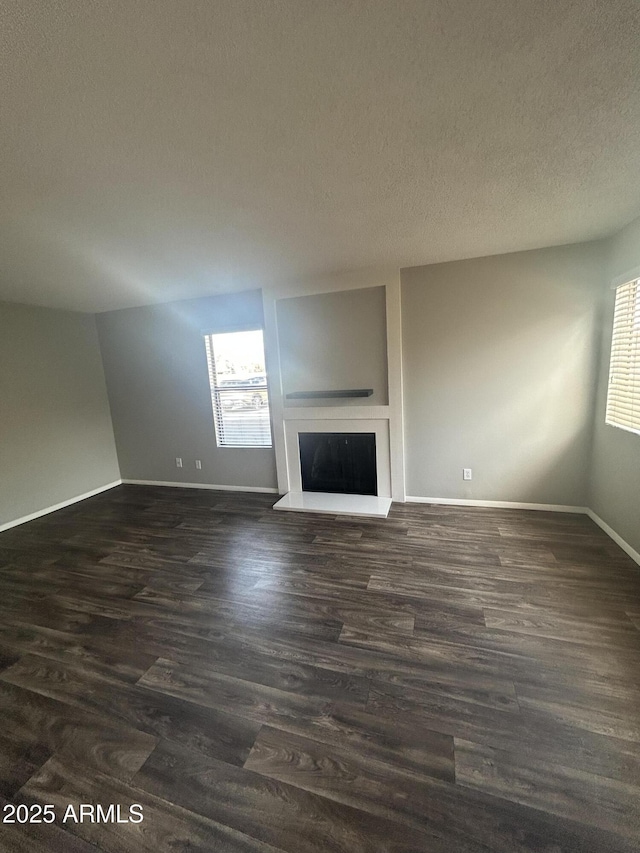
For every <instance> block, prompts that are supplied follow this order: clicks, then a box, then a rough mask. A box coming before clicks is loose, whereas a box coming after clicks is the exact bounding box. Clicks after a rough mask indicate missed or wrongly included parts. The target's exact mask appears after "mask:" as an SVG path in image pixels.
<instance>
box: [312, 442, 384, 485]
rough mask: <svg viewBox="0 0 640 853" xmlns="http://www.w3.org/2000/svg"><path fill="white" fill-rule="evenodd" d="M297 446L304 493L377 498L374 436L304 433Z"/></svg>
mask: <svg viewBox="0 0 640 853" xmlns="http://www.w3.org/2000/svg"><path fill="white" fill-rule="evenodd" d="M298 443H299V446H300V469H301V471H302V490H303V491H304V492H338V493H340V494H347V495H377V494H378V478H377V470H376V434H375V433H374V432H301V433H298Z"/></svg>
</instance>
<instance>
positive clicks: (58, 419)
mask: <svg viewBox="0 0 640 853" xmlns="http://www.w3.org/2000/svg"><path fill="white" fill-rule="evenodd" d="M119 478H120V472H119V470H118V461H117V458H116V451H115V446H114V441H113V431H112V428H111V418H110V416H109V405H108V402H107V394H106V389H105V383H104V374H103V372H102V362H101V360H100V351H99V348H98V338H97V333H96V326H95V321H94V318H93V317H92V316H90V315H87V314H77V313H71V312H67V311H52V310H49V309H46V308H32V307H27V306H23V305H9V304H6V303H0V525H3V524H7V523H8V522H11V521H14V520H16V519H18V518H21V517H23V516H25V515H31V514H32V513H36V512H39V511H40V510H43V509H46V508H47V507H50V506H53V505H55V504H58V503H62V502H64V501H67V500H71V499H73V498H75V497H77V496H78V495H81V494H85V493H86V492H90V491H92V490H94V489H98V488H100V487H101V486H105V485H107V484H109V483H112V482H113V481H114V480H118V479H119Z"/></svg>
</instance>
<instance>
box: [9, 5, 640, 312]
mask: <svg viewBox="0 0 640 853" xmlns="http://www.w3.org/2000/svg"><path fill="white" fill-rule="evenodd" d="M0 55H1V56H2V62H1V63H0V108H1V110H2V118H1V121H2V132H1V134H0V146H1V152H2V153H1V157H0V192H1V199H2V205H1V208H0V298H2V299H6V300H12V301H19V302H33V303H37V304H42V305H51V306H59V307H66V308H75V309H79V310H86V311H101V310H108V309H111V308H118V307H125V306H129V305H137V304H144V303H150V302H155V301H164V300H168V299H177V298H186V297H191V296H199V295H202V294H206V293H214V292H222V291H228V290H237V289H244V288H247V287H254V286H260V285H263V284H269V283H270V282H279V283H280V282H283V281H289V280H291V281H294V280H295V279H299V278H301V277H306V276H310V275H318V274H322V273H325V272H333V271H337V270H347V269H358V268H361V267H364V266H367V267H376V266H384V267H389V266H395V267H402V266H412V265H416V264H423V263H431V262H434V261H443V260H451V259H456V258H463V257H473V256H477V255H486V254H493V253H499V252H509V251H514V250H519V249H527V248H534V247H539V246H547V245H552V244H561V243H569V242H574V241H581V240H589V239H592V238H596V237H600V236H604V235H608V234H610V233H612V232H613V231H615V230H617V229H618V228H619V227H621V226H622V225H624V224H625V223H626V222H628V221H629V220H630V219H632V218H633V217H634V216H635V215H637V214H638V213H640V182H639V180H638V178H639V175H640V5H639V4H638V2H637V0H606V1H605V0H481V2H478V0H454V2H447V0H339V1H338V0H202V2H195V0H171V2H169V1H168V0H135V2H134V0H122V2H120V0H47V2H41V0H3V3H2V5H1V7H0Z"/></svg>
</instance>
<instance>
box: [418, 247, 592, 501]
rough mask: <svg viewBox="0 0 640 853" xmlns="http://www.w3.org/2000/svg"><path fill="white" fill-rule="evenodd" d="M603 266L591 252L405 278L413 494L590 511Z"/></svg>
mask: <svg viewBox="0 0 640 853" xmlns="http://www.w3.org/2000/svg"><path fill="white" fill-rule="evenodd" d="M603 265H604V248H603V246H602V245H601V244H599V243H590V244H581V245H575V246H564V247H559V248H551V249H542V250H539V251H531V252H519V253H515V254H510V255H501V256H495V257H488V258H480V259H476V260H469V261H460V262H454V263H446V264H438V265H434V266H427V267H414V268H411V269H406V270H403V271H402V313H403V370H404V399H405V440H406V471H407V494H408V495H413V496H421V497H441V498H464V499H479V500H498V501H520V502H527V503H548V504H565V505H572V506H584V505H585V503H586V498H587V483H588V462H589V452H590V446H591V432H592V407H593V402H594V393H595V376H596V360H597V356H596V354H597V349H598V342H597V332H598V326H597V324H598V310H599V300H600V290H601V283H602V279H603V274H604V273H603ZM463 467H466V468H472V469H473V480H472V481H471V482H465V481H463V479H462V468H463Z"/></svg>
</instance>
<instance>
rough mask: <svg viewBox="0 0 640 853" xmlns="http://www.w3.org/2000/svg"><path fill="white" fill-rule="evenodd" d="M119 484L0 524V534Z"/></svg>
mask: <svg viewBox="0 0 640 853" xmlns="http://www.w3.org/2000/svg"><path fill="white" fill-rule="evenodd" d="M121 483H122V480H114V481H113V483H107V484H106V486H100V487H99V488H97V489H92V490H91V491H90V492H85V493H84V494H83V495H76V496H75V498H69V500H68V501H62V503H59V504H54V505H53V506H48V507H45V509H39V510H38V511H37V512H32V513H30V514H29V515H23V516H22V517H21V518H14V520H13V521H7V522H5V523H4V524H0V533H1V532H2V531H3V530H9V528H11V527H17V526H18V525H19V524H25V523H26V522H27V521H33V520H34V519H35V518H40V517H41V516H43V515H49V513H50V512H55V511H56V510H57V509H64V508H65V507H66V506H71V504H76V503H78V501H84V500H86V499H87V498H92V497H93V496H94V495H99V494H100V492H107V491H109V489H113V488H115V487H116V486H119V485H120V484H121Z"/></svg>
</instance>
